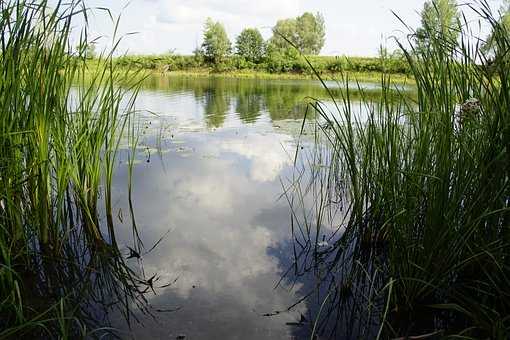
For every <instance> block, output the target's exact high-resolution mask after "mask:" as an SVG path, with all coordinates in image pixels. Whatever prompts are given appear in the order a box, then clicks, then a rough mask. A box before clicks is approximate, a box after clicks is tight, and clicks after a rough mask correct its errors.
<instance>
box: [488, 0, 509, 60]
mask: <svg viewBox="0 0 510 340" xmlns="http://www.w3.org/2000/svg"><path fill="white" fill-rule="evenodd" d="M509 34H510V1H508V0H506V1H505V5H503V6H502V8H501V10H500V18H499V20H498V22H497V23H495V24H494V25H493V27H492V32H491V33H490V35H489V36H488V37H487V39H486V42H485V44H484V45H483V46H482V51H483V53H484V54H485V56H486V58H487V59H489V58H492V59H493V61H500V60H502V59H503V60H504V59H506V60H508V59H509V56H508V51H505V50H504V49H502V48H501V46H498V41H500V40H501V39H498V37H497V36H498V35H503V36H505V35H509Z"/></svg>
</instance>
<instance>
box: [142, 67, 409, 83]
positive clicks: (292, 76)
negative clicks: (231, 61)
mask: <svg viewBox="0 0 510 340" xmlns="http://www.w3.org/2000/svg"><path fill="white" fill-rule="evenodd" d="M149 71H150V72H151V73H152V74H160V75H166V76H176V77H189V78H202V77H218V78H240V79H263V80H317V77H316V76H315V75H311V74H304V73H291V72H288V73H269V72H264V71H256V70H246V71H233V72H230V71H229V72H213V71H210V70H207V69H196V70H185V71H169V72H160V71H156V70H149ZM345 75H348V77H349V78H350V79H352V80H357V81H360V82H380V81H381V79H382V78H381V77H382V76H383V73H381V72H345V73H344V74H341V73H329V74H323V75H322V78H323V79H324V80H338V79H341V78H342V77H343V76H345ZM391 82H392V83H410V82H413V83H414V80H413V79H412V78H411V77H410V76H408V75H405V74H392V75H391Z"/></svg>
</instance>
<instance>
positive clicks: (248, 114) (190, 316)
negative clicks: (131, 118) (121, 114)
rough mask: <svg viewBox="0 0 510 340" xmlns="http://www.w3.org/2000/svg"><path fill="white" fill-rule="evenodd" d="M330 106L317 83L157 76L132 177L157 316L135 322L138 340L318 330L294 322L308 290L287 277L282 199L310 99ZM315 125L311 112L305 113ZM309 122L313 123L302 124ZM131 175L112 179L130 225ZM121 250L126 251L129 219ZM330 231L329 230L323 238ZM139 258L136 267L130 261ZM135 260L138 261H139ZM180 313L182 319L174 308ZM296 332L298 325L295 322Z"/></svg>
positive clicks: (146, 97)
mask: <svg viewBox="0 0 510 340" xmlns="http://www.w3.org/2000/svg"><path fill="white" fill-rule="evenodd" d="M307 97H318V98H321V97H322V98H324V97H325V92H324V90H323V89H322V88H321V87H320V85H319V84H318V83H316V82H311V81H302V82H297V81H256V80H226V79H179V78H151V79H149V80H148V81H147V82H146V83H145V85H144V88H143V90H142V91H141V93H140V95H139V99H138V101H137V105H136V106H137V109H139V110H140V113H139V115H138V117H139V119H140V124H139V127H140V132H141V135H140V136H141V137H140V140H139V147H138V158H137V162H136V163H137V164H136V165H135V167H134V169H133V203H134V211H135V217H136V221H137V225H138V228H139V231H140V234H141V238H142V240H143V242H144V244H145V246H146V248H150V247H151V246H152V245H153V244H155V243H156V242H157V241H158V240H159V239H160V238H161V237H162V236H164V238H163V240H162V241H161V242H160V243H159V244H158V246H157V247H156V248H155V249H154V250H153V251H152V252H150V253H149V254H146V255H144V256H143V261H142V263H143V268H144V271H145V275H146V276H147V277H150V276H152V275H153V274H157V275H158V277H159V281H157V284H156V285H155V286H156V287H159V286H164V285H166V284H169V283H172V284H171V285H170V286H168V287H165V288H156V289H155V294H149V295H148V299H149V303H150V304H151V306H152V308H153V309H154V310H155V311H156V312H155V313H154V316H155V318H152V317H149V316H144V315H141V314H140V315H138V317H139V319H140V321H141V323H140V324H139V323H136V322H133V323H132V325H131V329H129V328H128V327H127V325H126V324H125V322H124V321H123V320H122V318H121V317H119V316H114V317H113V324H114V326H116V327H119V328H121V329H122V333H121V334H122V336H123V337H125V338H135V339H175V338H177V337H178V336H180V335H185V336H186V339H291V338H303V337H305V336H307V335H308V334H309V333H310V331H311V328H312V327H313V325H312V324H311V323H310V322H306V323H304V324H302V325H295V323H296V322H297V321H299V320H300V319H301V318H302V316H301V315H303V316H304V317H305V318H306V319H307V320H311V319H312V317H313V315H311V311H310V310H309V309H310V308H309V304H308V303H306V302H304V303H301V304H298V305H297V306H296V307H295V308H293V309H292V310H291V311H289V312H281V313H278V314H277V315H274V316H264V314H269V313H273V312H274V311H285V310H287V308H288V307H289V306H291V305H293V304H294V303H295V302H297V301H298V300H300V299H301V298H302V296H303V294H304V292H305V291H306V289H305V287H306V286H309V285H310V284H311V283H310V282H306V281H305V279H299V280H297V281H296V282H295V284H291V280H284V281H283V282H282V283H281V284H280V285H278V286H277V287H276V284H277V283H278V282H279V280H280V278H281V276H282V274H283V273H284V272H285V271H286V270H287V269H288V268H289V266H290V265H291V262H292V258H293V255H292V252H291V247H290V238H291V232H290V222H289V221H290V208H289V204H288V202H287V200H286V198H285V196H284V195H283V196H282V194H283V188H284V187H285V186H286V185H288V183H289V181H290V179H291V177H292V174H293V162H294V156H295V151H296V147H297V145H298V139H300V138H301V144H300V146H299V149H301V146H302V147H303V152H304V151H306V149H307V148H311V145H312V142H313V136H312V135H311V134H310V133H308V134H305V135H304V136H301V137H300V130H301V126H302V124H303V118H304V115H305V111H306V105H305V103H306V100H307V99H306V98H307ZM308 116H309V117H308V118H309V119H307V120H306V121H307V122H310V124H311V122H312V119H310V118H313V115H312V113H310V112H309V113H308ZM307 125H309V124H308V123H305V126H307ZM127 178H128V167H127V166H126V165H125V164H124V163H123V164H121V165H120V166H119V168H118V171H117V173H116V178H115V180H114V183H115V184H114V186H115V190H116V192H115V193H114V202H115V206H114V209H115V211H116V212H119V211H120V213H119V214H121V215H124V220H127V217H126V216H127V213H126V212H127V211H128V207H127V200H126V196H127V192H126V183H127ZM124 224H125V229H123V228H122V227H121V228H119V231H118V232H119V234H120V235H119V243H120V244H121V245H123V244H125V245H129V244H130V242H131V241H130V240H131V229H130V228H129V226H128V225H127V222H126V221H124ZM325 232H327V230H326V231H325ZM131 261H133V260H131ZM135 263H136V262H135ZM157 310H165V312H157ZM169 310H175V311H169ZM289 323H290V324H289Z"/></svg>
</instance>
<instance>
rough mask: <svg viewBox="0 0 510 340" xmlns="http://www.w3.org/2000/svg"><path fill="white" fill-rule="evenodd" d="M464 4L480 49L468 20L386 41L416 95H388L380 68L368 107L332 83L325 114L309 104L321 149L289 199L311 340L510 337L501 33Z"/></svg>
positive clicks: (506, 73)
mask: <svg viewBox="0 0 510 340" xmlns="http://www.w3.org/2000/svg"><path fill="white" fill-rule="evenodd" d="M463 9H464V10H465V11H473V13H475V14H476V15H477V16H478V17H479V19H480V20H481V21H482V22H483V24H484V25H487V26H489V27H491V29H492V32H493V33H492V35H491V36H492V38H491V44H493V45H492V46H493V48H492V50H491V51H492V52H490V53H488V52H487V49H486V48H483V47H484V45H485V44H484V41H483V40H482V39H480V38H474V37H476V36H477V35H478V34H479V32H476V31H475V32H473V31H472V28H473V27H474V26H475V25H470V24H469V23H468V22H467V20H464V21H462V22H461V23H460V25H459V27H461V32H460V36H459V38H458V39H453V38H449V37H448V36H445V35H443V34H440V33H438V32H436V31H432V30H433V28H432V27H425V28H424V29H425V30H422V31H421V32H420V34H421V35H422V37H423V34H426V38H427V44H422V45H421V46H420V48H415V46H416V45H415V41H416V40H415V37H416V35H415V33H414V32H411V34H410V35H409V41H408V42H406V43H404V42H399V45H400V48H401V49H402V51H403V53H404V54H405V56H406V60H407V62H408V64H409V67H410V69H411V73H412V76H413V77H414V79H415V81H416V90H417V98H414V99H413V98H410V97H409V96H407V95H406V94H405V93H403V92H402V93H401V95H400V96H399V98H398V99H397V100H395V98H392V100H388V99H387V98H388V96H387V95H386V94H387V93H389V91H390V90H391V89H392V86H391V85H390V82H389V81H388V78H389V77H390V76H391V75H386V76H384V77H382V81H381V85H382V89H381V94H382V96H381V97H380V100H379V101H376V102H375V103H374V102H373V101H370V100H365V101H362V102H361V104H358V103H357V102H356V103H355V102H353V101H352V100H351V98H350V92H351V89H350V88H349V84H348V81H347V79H345V78H344V79H343V80H344V81H345V85H346V87H345V90H344V91H342V92H341V94H340V97H335V96H332V98H331V99H332V100H334V101H335V105H336V109H335V110H333V111H332V112H331V110H330V109H328V107H326V106H325V105H323V104H322V103H321V102H319V101H318V102H316V103H314V104H312V106H313V109H315V111H316V112H317V113H318V114H319V115H320V117H321V118H320V125H318V127H319V128H320V131H321V132H320V134H318V138H321V140H322V141H323V142H326V143H327V144H328V145H329V149H328V150H329V151H324V148H322V147H320V148H318V151H317V153H316V154H315V155H314V156H313V157H314V158H313V160H314V161H315V162H318V163H321V164H319V166H314V167H311V172H312V178H313V181H312V183H311V184H307V186H306V190H303V191H296V194H297V196H298V197H297V198H296V197H294V198H293V199H291V200H290V202H291V203H293V204H294V206H293V207H294V214H293V221H294V223H293V230H294V246H295V249H297V250H296V263H295V267H294V268H295V270H296V272H297V274H298V275H302V274H304V273H303V272H309V273H313V275H315V276H316V278H317V282H318V286H317V287H315V288H314V291H315V292H316V293H317V294H318V295H319V296H320V303H319V308H317V309H316V315H317V318H316V321H315V323H314V327H313V333H314V335H316V334H322V335H328V336H333V337H349V338H409V337H416V338H442V337H452V338H459V337H460V338H463V339H468V338H473V339H475V338H476V339H479V338H491V339H505V338H507V337H508V334H510V289H509V287H510V281H509V278H510V262H509V259H510V225H509V218H510V211H509V202H510V201H509V200H510V191H509V179H510V154H509V149H508V148H509V145H510V115H509V112H510V65H509V64H508V60H509V59H508V51H509V50H510V32H509V31H508V27H506V26H505V25H502V24H501V23H500V20H499V19H498V18H497V17H496V16H495V15H494V14H493V13H492V12H491V10H490V6H489V4H488V3H486V2H484V1H481V2H473V3H470V4H469V5H466V6H464V7H463ZM311 66H312V67H313V64H312V65H311ZM346 77H347V76H346ZM356 105H360V108H361V109H362V110H361V111H364V112H366V113H367V114H366V115H359V114H357V113H356V112H359V111H360V110H356ZM329 108H330V107H329ZM319 145H320V143H319ZM294 187H295V188H296V187H299V186H298V185H297V184H294ZM307 195H312V198H313V199H314V202H315V205H314V206H315V209H314V212H313V214H311V216H309V215H307V214H306V213H305V214H304V216H305V218H303V217H302V214H300V213H299V212H300V211H301V210H302V209H303V207H304V205H305V204H304V203H303V202H305V200H304V199H303V197H302V196H307ZM331 211H335V212H337V215H338V213H339V212H340V213H341V215H342V216H343V220H341V221H340V222H339V220H338V218H335V219H333V218H332V217H331V216H332V214H331ZM328 225H329V226H330V227H332V228H333V230H334V231H335V232H329V230H330V229H328V227H327V226H328Z"/></svg>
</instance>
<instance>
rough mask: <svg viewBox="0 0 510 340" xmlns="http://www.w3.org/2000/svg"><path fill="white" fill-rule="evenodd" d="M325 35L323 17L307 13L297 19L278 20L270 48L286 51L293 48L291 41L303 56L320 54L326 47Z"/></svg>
mask: <svg viewBox="0 0 510 340" xmlns="http://www.w3.org/2000/svg"><path fill="white" fill-rule="evenodd" d="M325 35H326V30H325V26H324V18H323V16H322V15H321V14H320V13H316V14H315V15H314V14H312V13H309V12H306V13H304V14H303V15H301V16H299V17H297V18H291V19H283V20H278V22H277V23H276V26H275V27H273V36H272V37H271V39H270V40H269V46H268V48H269V49H270V50H276V51H282V50H286V49H289V48H292V46H291V44H289V41H290V42H291V43H292V45H294V46H295V47H296V48H297V49H298V50H299V51H300V52H301V53H303V54H310V55H314V54H319V53H320V51H321V49H322V47H323V46H324V42H325ZM287 40H288V41H287Z"/></svg>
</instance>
